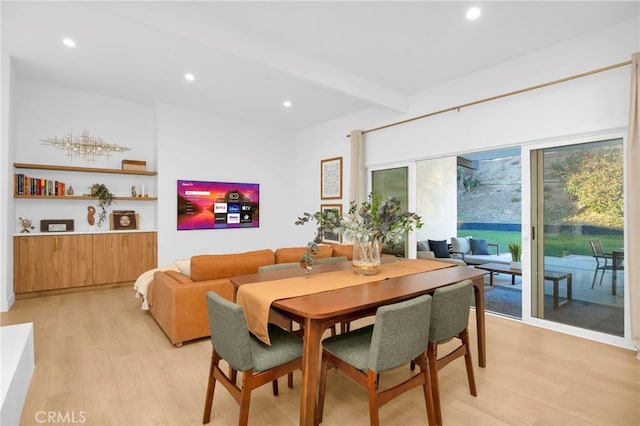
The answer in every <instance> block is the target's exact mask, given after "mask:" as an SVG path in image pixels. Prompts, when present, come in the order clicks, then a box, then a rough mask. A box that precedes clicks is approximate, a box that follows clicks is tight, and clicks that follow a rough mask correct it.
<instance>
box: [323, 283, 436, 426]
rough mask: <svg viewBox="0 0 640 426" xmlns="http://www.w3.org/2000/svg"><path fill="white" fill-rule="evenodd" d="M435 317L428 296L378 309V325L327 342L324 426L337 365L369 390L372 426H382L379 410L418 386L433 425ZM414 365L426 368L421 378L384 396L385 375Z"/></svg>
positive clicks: (416, 378) (387, 391) (404, 382)
mask: <svg viewBox="0 0 640 426" xmlns="http://www.w3.org/2000/svg"><path fill="white" fill-rule="evenodd" d="M430 317H431V296H428V295H424V296H420V297H417V298H414V299H410V300H406V301H404V302H400V303H395V304H393V305H387V306H382V307H380V308H378V310H377V312H376V319H375V323H374V324H373V325H369V326H366V327H363V328H359V329H357V330H354V331H351V332H349V333H346V334H340V335H337V336H333V337H328V338H326V339H325V340H324V341H323V342H322V348H323V349H322V367H321V370H320V390H319V393H318V422H322V415H323V409H324V396H325V391H326V388H327V371H328V369H329V367H330V366H332V365H335V366H336V367H338V369H340V370H342V371H344V373H345V374H346V375H347V376H349V377H350V378H351V379H353V380H354V381H355V382H356V383H358V384H359V385H361V386H362V387H364V388H365V389H367V390H368V392H369V416H370V421H371V424H372V425H378V424H379V417H378V409H379V407H381V406H382V405H384V404H385V403H387V402H389V401H390V400H391V399H393V398H395V397H396V396H398V395H400V394H402V393H404V392H406V391H408V390H409V389H412V388H414V387H417V386H422V389H423V392H424V398H425V403H426V406H427V418H428V419H429V425H433V424H434V422H435V413H434V408H433V397H432V390H431V380H430V378H429V369H428V367H427V358H426V354H425V349H426V347H427V342H428V340H429V321H430ZM412 360H415V362H416V363H417V364H418V365H419V366H420V372H419V373H418V374H415V375H413V376H411V377H410V378H408V379H407V380H405V381H403V382H402V383H400V384H397V385H395V386H393V387H391V388H389V389H386V390H384V391H379V390H378V377H379V373H381V372H384V371H386V370H390V369H392V368H396V367H399V366H401V365H403V364H406V363H408V362H409V361H412Z"/></svg>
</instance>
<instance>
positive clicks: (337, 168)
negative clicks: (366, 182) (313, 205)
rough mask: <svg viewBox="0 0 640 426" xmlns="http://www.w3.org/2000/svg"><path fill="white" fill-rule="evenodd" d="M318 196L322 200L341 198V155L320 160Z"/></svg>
mask: <svg viewBox="0 0 640 426" xmlns="http://www.w3.org/2000/svg"><path fill="white" fill-rule="evenodd" d="M320 198H321V199H322V200H339V199H341V198H342V157H335V158H328V159H326V160H322V161H320Z"/></svg>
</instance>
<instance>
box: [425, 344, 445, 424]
mask: <svg viewBox="0 0 640 426" xmlns="http://www.w3.org/2000/svg"><path fill="white" fill-rule="evenodd" d="M427 358H428V362H429V374H430V375H431V389H432V394H433V407H434V409H435V410H434V411H435V412H436V413H435V414H436V424H438V425H441V424H442V409H441V407H440V385H439V381H438V344H437V343H435V342H429V345H428V347H427Z"/></svg>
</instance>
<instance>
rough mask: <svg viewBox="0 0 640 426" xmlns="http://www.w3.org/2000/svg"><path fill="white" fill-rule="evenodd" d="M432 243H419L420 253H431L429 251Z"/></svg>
mask: <svg viewBox="0 0 640 426" xmlns="http://www.w3.org/2000/svg"><path fill="white" fill-rule="evenodd" d="M430 242H431V240H429V241H418V243H417V245H418V251H431V250H429V243H430Z"/></svg>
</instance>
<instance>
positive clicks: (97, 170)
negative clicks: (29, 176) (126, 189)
mask: <svg viewBox="0 0 640 426" xmlns="http://www.w3.org/2000/svg"><path fill="white" fill-rule="evenodd" d="M13 167H14V168H16V169H34V170H58V171H64V172H82V173H112V174H117V175H142V176H156V175H157V174H158V172H156V171H153V170H121V169H101V168H98V167H74V166H55V165H50V164H30V163H13ZM60 198H65V197H60ZM122 199H126V198H122Z"/></svg>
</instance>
